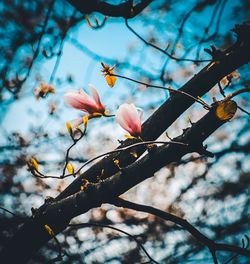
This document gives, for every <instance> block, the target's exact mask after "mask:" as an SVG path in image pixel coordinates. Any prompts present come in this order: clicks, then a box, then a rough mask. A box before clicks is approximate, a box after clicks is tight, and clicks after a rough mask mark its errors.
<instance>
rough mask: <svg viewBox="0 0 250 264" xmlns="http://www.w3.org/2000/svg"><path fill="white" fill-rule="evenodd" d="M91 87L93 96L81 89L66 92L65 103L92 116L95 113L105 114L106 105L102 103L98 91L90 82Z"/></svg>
mask: <svg viewBox="0 0 250 264" xmlns="http://www.w3.org/2000/svg"><path fill="white" fill-rule="evenodd" d="M89 88H90V90H91V92H92V97H91V96H90V95H88V94H87V93H86V92H85V91H84V90H82V89H81V90H80V91H77V92H76V91H74V92H68V93H66V94H65V95H64V99H65V103H66V104H67V105H69V106H71V107H73V108H75V109H78V110H81V111H83V112H86V113H88V114H89V115H90V117H91V116H92V115H93V114H95V113H99V114H104V112H105V106H104V105H103V104H102V103H101V100H100V97H99V94H98V92H97V91H96V89H95V87H94V86H93V85H91V84H89Z"/></svg>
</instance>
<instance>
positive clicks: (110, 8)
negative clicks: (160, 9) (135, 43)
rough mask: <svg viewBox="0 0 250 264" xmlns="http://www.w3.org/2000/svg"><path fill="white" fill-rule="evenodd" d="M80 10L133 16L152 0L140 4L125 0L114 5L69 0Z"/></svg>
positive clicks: (85, 12) (102, 2)
mask: <svg viewBox="0 0 250 264" xmlns="http://www.w3.org/2000/svg"><path fill="white" fill-rule="evenodd" d="M67 1H68V2H69V3H70V4H71V5H73V6H74V7H75V8H76V9H77V10H78V11H80V12H81V13H83V14H90V13H92V12H99V13H101V14H103V15H105V16H111V17H124V18H133V17H135V16H137V15H138V14H139V13H141V11H142V10H143V9H144V8H145V7H147V6H148V5H149V4H150V3H151V2H152V0H141V1H140V2H139V3H138V4H136V5H135V6H133V5H132V4H133V1H130V0H128V1H125V2H124V3H121V4H118V5H113V4H110V3H106V2H105V1H99V0H84V1H81V0H67Z"/></svg>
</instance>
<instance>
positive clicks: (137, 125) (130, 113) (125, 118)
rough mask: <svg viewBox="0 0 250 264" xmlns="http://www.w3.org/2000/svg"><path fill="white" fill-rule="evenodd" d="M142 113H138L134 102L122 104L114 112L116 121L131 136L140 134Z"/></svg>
mask: <svg viewBox="0 0 250 264" xmlns="http://www.w3.org/2000/svg"><path fill="white" fill-rule="evenodd" d="M141 119H142V113H140V114H139V112H138V110H137V108H136V107H135V105H134V104H122V105H121V106H120V107H119V109H118V110H117V112H116V121H117V122H118V123H119V125H120V126H121V127H122V128H123V129H125V130H127V131H128V132H129V134H130V135H131V136H139V135H140V134H141V125H142V124H141Z"/></svg>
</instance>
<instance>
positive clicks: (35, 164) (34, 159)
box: [30, 158, 38, 171]
mask: <svg viewBox="0 0 250 264" xmlns="http://www.w3.org/2000/svg"><path fill="white" fill-rule="evenodd" d="M30 164H31V165H32V167H33V168H35V169H36V170H37V171H38V162H37V160H36V158H31V159H30Z"/></svg>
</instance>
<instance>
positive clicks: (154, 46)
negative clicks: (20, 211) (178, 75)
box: [125, 19, 212, 63]
mask: <svg viewBox="0 0 250 264" xmlns="http://www.w3.org/2000/svg"><path fill="white" fill-rule="evenodd" d="M125 24H126V26H127V28H128V29H129V30H130V31H131V32H132V33H133V34H134V35H135V36H137V37H138V38H139V39H140V40H141V41H142V42H143V43H144V44H146V45H147V46H151V47H153V48H154V49H157V50H159V51H160V52H162V53H164V54H165V55H167V56H168V57H169V58H171V59H173V60H176V61H191V62H195V63H198V62H210V61H212V60H196V59H187V58H177V57H175V56H173V55H172V54H171V53H168V52H167V51H166V50H163V49H161V48H160V47H158V46H156V45H154V44H152V43H150V42H148V41H146V40H145V39H144V38H143V37H142V36H141V35H139V34H138V33H137V32H136V31H135V30H134V29H133V28H132V27H131V26H129V24H128V20H127V19H125Z"/></svg>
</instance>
